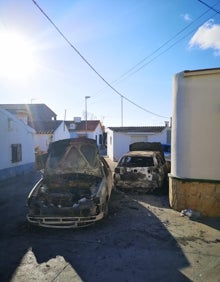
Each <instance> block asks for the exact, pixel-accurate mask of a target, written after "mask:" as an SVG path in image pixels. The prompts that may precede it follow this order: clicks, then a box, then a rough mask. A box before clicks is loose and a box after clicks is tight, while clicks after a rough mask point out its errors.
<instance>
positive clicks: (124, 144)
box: [107, 123, 171, 161]
mask: <svg viewBox="0 0 220 282" xmlns="http://www.w3.org/2000/svg"><path fill="white" fill-rule="evenodd" d="M135 142H160V143H162V144H170V142H171V128H170V127H169V125H168V123H166V125H165V126H143V127H109V128H108V129H107V155H108V157H109V158H110V159H111V160H113V161H118V160H119V158H120V157H121V156H122V155H123V154H125V153H127V152H128V151H129V145H130V144H132V143H135Z"/></svg>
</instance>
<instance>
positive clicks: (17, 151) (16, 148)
mask: <svg viewBox="0 0 220 282" xmlns="http://www.w3.org/2000/svg"><path fill="white" fill-rule="evenodd" d="M21 160H22V151H21V144H12V145H11V161H12V163H16V162H20V161H21Z"/></svg>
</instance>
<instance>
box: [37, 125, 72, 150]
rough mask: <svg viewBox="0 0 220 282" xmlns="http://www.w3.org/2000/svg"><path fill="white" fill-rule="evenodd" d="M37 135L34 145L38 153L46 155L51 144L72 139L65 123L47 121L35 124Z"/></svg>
mask: <svg viewBox="0 0 220 282" xmlns="http://www.w3.org/2000/svg"><path fill="white" fill-rule="evenodd" d="M34 128H35V130H36V134H35V136H34V145H35V149H36V151H37V152H41V153H46V152H47V150H48V147H49V144H50V143H51V142H55V141H58V140H62V139H67V138H70V133H69V130H68V128H67V126H66V124H65V122H64V121H57V120H54V121H47V122H39V123H34Z"/></svg>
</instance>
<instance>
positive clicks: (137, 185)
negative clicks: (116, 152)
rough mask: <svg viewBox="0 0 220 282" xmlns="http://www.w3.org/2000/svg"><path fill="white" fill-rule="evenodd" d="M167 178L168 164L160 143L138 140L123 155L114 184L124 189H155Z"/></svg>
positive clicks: (116, 171)
mask: <svg viewBox="0 0 220 282" xmlns="http://www.w3.org/2000/svg"><path fill="white" fill-rule="evenodd" d="M166 180H167V166H166V162H165V159H164V155H163V151H162V149H161V146H160V143H156V142H155V143H149V142H148V143H147V142H146V143H145V142H137V143H133V144H132V145H130V152H128V153H127V154H125V155H123V156H122V157H121V158H120V160H119V162H118V164H117V166H116V168H115V173H114V185H115V187H116V188H119V189H123V190H141V191H146V192H148V191H153V190H155V189H157V190H159V189H160V188H162V187H163V186H164V184H165V182H166Z"/></svg>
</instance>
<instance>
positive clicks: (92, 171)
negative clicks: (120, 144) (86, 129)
mask: <svg viewBox="0 0 220 282" xmlns="http://www.w3.org/2000/svg"><path fill="white" fill-rule="evenodd" d="M44 163H45V166H44V172H43V177H42V179H40V181H39V182H38V183H37V184H36V185H35V187H34V188H33V189H32V191H31V192H30V194H29V196H28V214H27V220H28V221H29V222H30V223H32V224H35V225H39V226H44V227H55V228H68V227H69V228H74V227H84V226H87V225H90V224H92V223H94V222H96V221H98V220H100V219H102V218H103V217H104V216H105V215H106V214H107V212H108V202H109V199H110V196H111V191H112V174H111V170H110V167H109V165H108V163H107V162H106V160H105V159H104V158H103V157H101V156H100V155H99V152H98V148H97V145H96V141H95V140H92V139H88V138H74V139H65V140H60V141H57V142H54V143H51V145H50V147H49V149H48V153H47V155H46V158H45V160H44Z"/></svg>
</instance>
